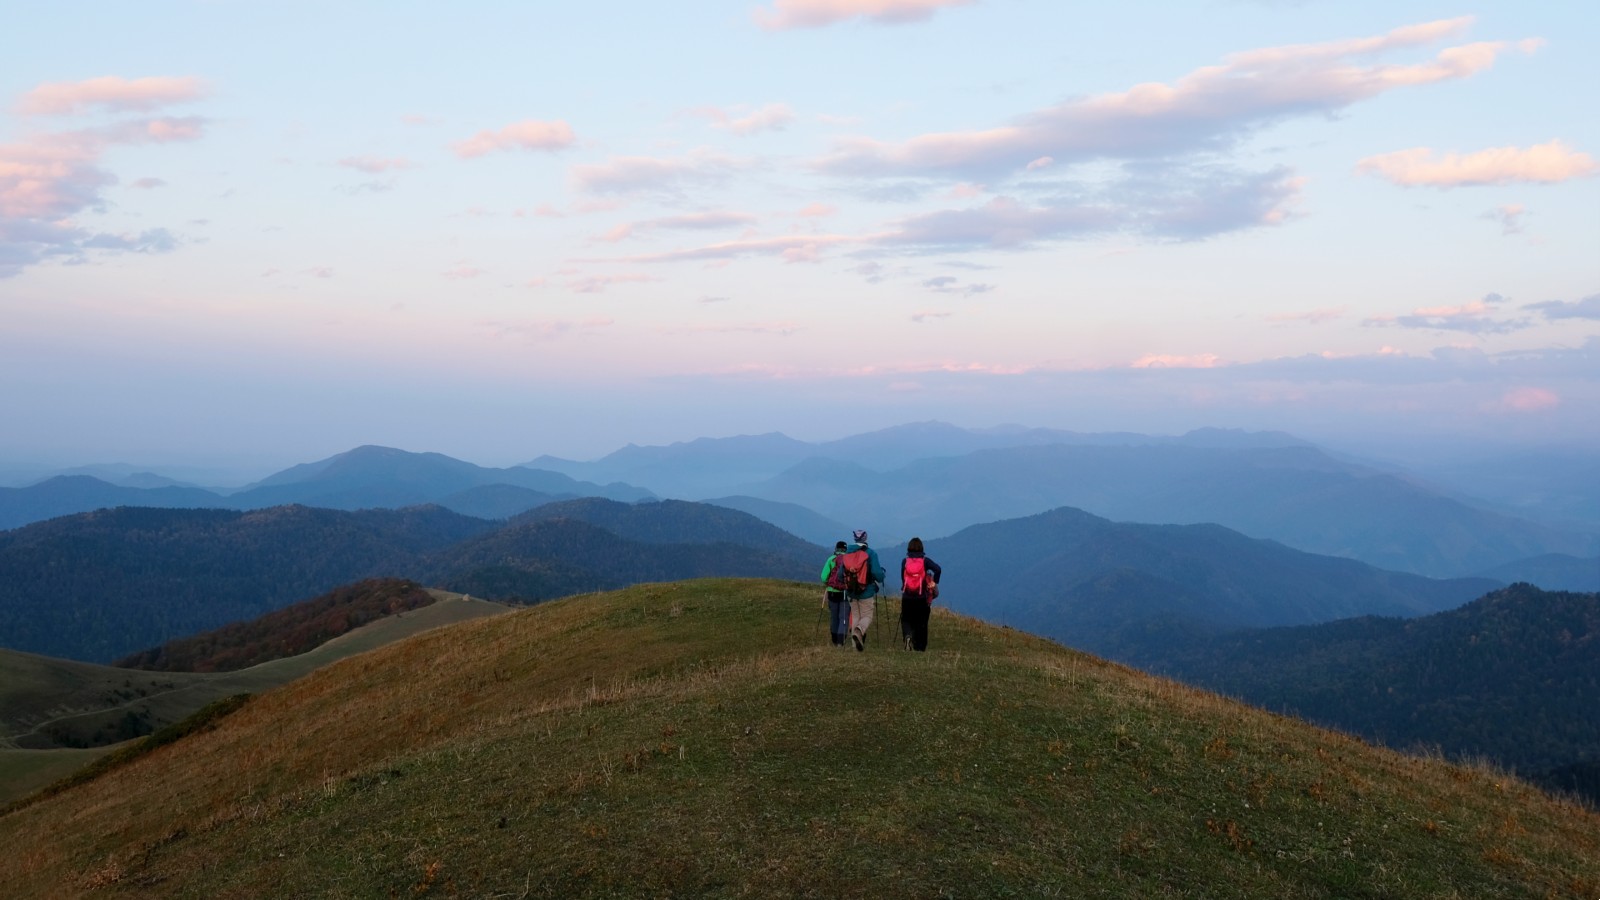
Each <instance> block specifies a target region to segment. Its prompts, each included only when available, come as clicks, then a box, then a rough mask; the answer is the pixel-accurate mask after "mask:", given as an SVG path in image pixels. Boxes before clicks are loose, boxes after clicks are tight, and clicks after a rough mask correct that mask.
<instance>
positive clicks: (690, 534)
mask: <svg viewBox="0 0 1600 900" xmlns="http://www.w3.org/2000/svg"><path fill="white" fill-rule="evenodd" d="M554 519H576V520H578V521H582V522H588V523H589V524H591V525H597V526H599V527H601V528H604V529H605V530H607V531H610V532H612V533H613V534H616V535H617V536H619V537H623V538H627V539H628V540H632V541H643V542H645V543H650V544H709V543H724V544H736V545H739V546H744V547H752V548H755V549H759V550H767V551H771V552H774V553H780V554H791V555H795V556H799V557H803V558H806V559H810V558H813V557H814V558H815V559H816V564H817V567H819V568H820V567H821V565H822V557H821V556H820V555H819V553H820V552H821V549H822V548H820V547H818V546H817V545H816V544H813V543H810V542H808V541H805V540H802V539H800V538H798V537H795V536H794V535H793V534H790V533H789V532H787V531H784V530H783V529H781V528H779V527H777V526H776V525H772V524H770V523H768V522H764V521H762V520H761V519H759V518H757V517H756V516H753V515H751V514H749V513H746V512H740V511H739V510H734V509H727V508H724V507H721V506H714V505H712V504H708V503H690V502H687V501H684V500H657V501H651V502H648V503H618V502H616V501H614V500H606V499H603V498H600V497H586V498H583V499H579V500H565V501H562V502H559V503H549V504H546V505H544V506H540V507H538V508H537V509H533V510H530V511H528V512H526V513H524V514H522V515H520V516H518V517H517V518H516V520H515V521H516V522H517V523H523V522H540V521H549V520H554ZM828 546H829V547H830V548H831V547H832V546H833V545H832V544H831V543H830V544H829V545H828Z"/></svg>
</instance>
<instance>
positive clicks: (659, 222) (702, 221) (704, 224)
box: [597, 210, 756, 243]
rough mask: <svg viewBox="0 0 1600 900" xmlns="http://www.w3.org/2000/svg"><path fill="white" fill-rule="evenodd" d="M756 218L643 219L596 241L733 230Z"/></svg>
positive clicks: (736, 215) (745, 215) (707, 215)
mask: <svg viewBox="0 0 1600 900" xmlns="http://www.w3.org/2000/svg"><path fill="white" fill-rule="evenodd" d="M755 222H756V217H755V216H753V215H750V214H749V213H740V212H730V211H726V210H722V211H713V212H701V213H688V214H686V215H681V216H664V217H662V218H658V219H645V220H643V221H640V222H624V223H622V224H621V225H617V226H615V227H613V228H612V229H610V230H609V231H607V232H606V233H605V234H602V235H600V236H599V237H598V238H597V240H602V241H609V242H613V243H614V242H616V241H621V240H624V239H626V238H630V237H638V236H640V235H642V234H645V233H647V232H651V231H658V230H660V231H709V230H715V229H718V228H735V227H738V226H741V225H753V224H755Z"/></svg>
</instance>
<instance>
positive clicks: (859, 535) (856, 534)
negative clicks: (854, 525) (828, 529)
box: [850, 528, 867, 544]
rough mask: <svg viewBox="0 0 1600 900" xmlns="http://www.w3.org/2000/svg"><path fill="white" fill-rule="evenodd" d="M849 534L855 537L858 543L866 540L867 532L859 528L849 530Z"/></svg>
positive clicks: (863, 542)
mask: <svg viewBox="0 0 1600 900" xmlns="http://www.w3.org/2000/svg"><path fill="white" fill-rule="evenodd" d="M850 536H851V537H853V538H855V539H856V543H858V544H865V543H866V542H867V533H866V532H865V531H862V530H861V529H859V528H858V529H856V530H855V531H852V532H850Z"/></svg>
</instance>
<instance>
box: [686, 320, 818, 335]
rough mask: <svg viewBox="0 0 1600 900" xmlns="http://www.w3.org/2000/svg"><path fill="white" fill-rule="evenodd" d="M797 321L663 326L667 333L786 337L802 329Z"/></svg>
mask: <svg viewBox="0 0 1600 900" xmlns="http://www.w3.org/2000/svg"><path fill="white" fill-rule="evenodd" d="M802 327H803V326H801V324H800V323H799V322H793V321H785V322H743V323H734V324H728V325H686V326H684V327H681V328H665V329H662V331H663V332H665V333H667V334H776V335H778V336H780V337H788V336H789V335H791V334H794V333H795V332H796V331H800V330H802Z"/></svg>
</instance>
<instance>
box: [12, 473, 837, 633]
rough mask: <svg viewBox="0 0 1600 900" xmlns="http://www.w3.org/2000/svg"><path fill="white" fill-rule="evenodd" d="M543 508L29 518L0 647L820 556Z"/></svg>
mask: <svg viewBox="0 0 1600 900" xmlns="http://www.w3.org/2000/svg"><path fill="white" fill-rule="evenodd" d="M541 510H543V511H542V512H541V513H540V515H539V516H538V517H534V518H526V519H523V518H513V519H511V520H508V521H493V522H492V521H486V520H483V519H474V518H471V517H468V516H463V515H460V514H458V513H454V512H451V511H449V510H446V509H443V508H441V507H437V506H425V507H408V508H406V509H402V510H359V511H354V512H347V511H342V510H331V509H313V508H310V507H304V506H281V507H272V508H269V509H264V510H252V511H247V512H240V511H236V510H213V509H197V510H183V509H141V508H132V507H126V508H119V509H112V510H100V511H96V512H91V513H81V514H78V515H74V516H65V517H61V518H57V519H52V520H50V521H46V522H39V523H35V524H33V525H29V526H26V527H23V528H18V529H13V530H11V531H8V532H0V646H4V647H10V648H12V649H17V650H25V651H29V652H33V653H42V654H47V655H50V656H60V657H66V658H70V659H80V660H87V661H94V662H105V661H109V660H112V659H117V658H119V657H122V656H124V655H126V654H128V653H132V652H134V651H137V650H141V649H143V648H146V647H151V646H154V645H156V644H160V643H162V642H164V641H167V640H169V639H171V638H174V637H179V636H184V635H190V634H194V633H197V632H201V631H206V630H209V629H212V628H216V627H218V626H220V625H223V624H225V623H228V622H235V621H242V620H247V619H251V618H254V617H256V616H259V615H260V614H262V613H264V612H267V611H269V610H273V609H278V608H281V607H284V606H287V605H289V604H291V603H294V602H296V601H299V600H303V599H305V598H307V597H311V596H315V595H317V594H320V593H322V592H324V591H328V590H330V589H332V588H334V587H337V586H339V585H342V584H347V583H350V582H353V581H357V580H359V579H363V578H372V577H401V578H412V579H415V580H417V581H420V582H422V583H424V584H427V585H430V586H434V587H442V588H447V589H453V590H457V591H460V592H466V593H471V594H473V595H476V596H489V597H497V598H503V599H507V600H514V601H522V602H531V601H537V600H546V599H550V598H552V597H559V596H565V595H568V594H573V593H578V592H582V591H594V590H602V589H610V588H615V587H621V586H623V585H627V584H634V583H637V582H640V581H653V580H663V581H666V580H677V579H681V578H689V577H698V576H705V575H754V574H760V575H767V576H773V577H783V578H802V579H806V580H810V579H812V578H815V577H816V572H817V570H818V569H819V568H820V567H821V562H822V558H823V555H824V553H823V550H822V548H820V547H815V546H812V545H810V544H807V543H806V542H804V541H802V540H800V539H799V538H795V537H793V536H792V535H788V534H786V533H784V532H782V531H779V530H778V529H777V528H775V527H773V526H771V525H768V524H767V523H765V522H762V521H760V520H759V519H756V518H754V517H753V516H750V515H748V514H745V513H741V512H738V511H736V510H730V509H725V508H722V507H712V506H705V505H700V504H686V503H682V502H681V501H670V502H664V503H647V504H637V505H632V504H624V503H619V502H617V501H611V500H604V499H600V498H591V499H587V500H576V501H567V502H564V503H555V504H549V505H547V506H545V507H541ZM588 519H595V520H597V521H600V522H602V523H605V525H595V524H591V523H590V522H589V521H588ZM679 519H681V522H682V527H681V528H680V527H676V526H674V525H672V524H671V521H677V520H679ZM606 526H609V527H611V528H615V529H618V530H619V531H623V532H626V533H628V534H630V535H633V536H634V537H624V536H622V535H620V534H618V533H617V532H615V531H610V530H607V527H606Z"/></svg>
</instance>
